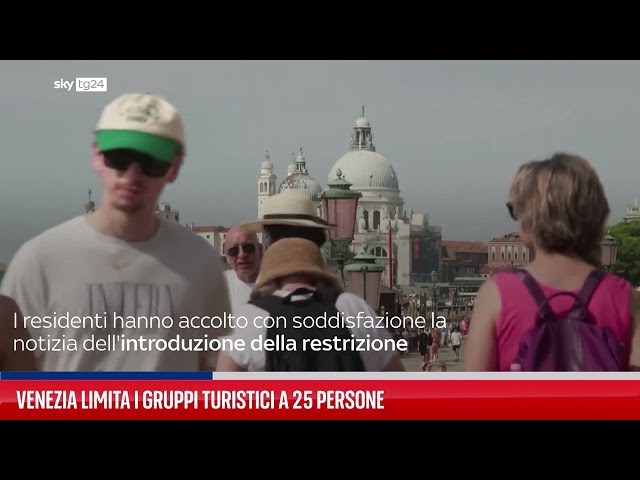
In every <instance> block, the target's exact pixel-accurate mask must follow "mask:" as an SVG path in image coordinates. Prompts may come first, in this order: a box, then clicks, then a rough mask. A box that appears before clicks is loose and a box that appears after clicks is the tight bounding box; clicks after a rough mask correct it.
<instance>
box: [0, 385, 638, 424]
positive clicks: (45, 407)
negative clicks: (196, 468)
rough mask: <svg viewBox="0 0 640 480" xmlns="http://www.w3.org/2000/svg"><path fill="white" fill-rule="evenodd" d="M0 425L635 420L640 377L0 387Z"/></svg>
mask: <svg viewBox="0 0 640 480" xmlns="http://www.w3.org/2000/svg"><path fill="white" fill-rule="evenodd" d="M0 419H102V420H115V419H155V420H158V419H167V420H168V419H172V420H176V419H238V420H241V419H296V420H304V419H317V420H326V419H345V420H346V419H373V420H394V419H396V420H409V419H477V420H482V419H640V380H637V379H634V380H453V379H447V380H433V379H431V378H425V379H424V380H351V379H350V380H212V381H202V380H197V381H185V380H179V381H173V380H165V381H157V380H135V381H130V380H119V381H113V380H91V381H89V380H86V381H84V380H37V381H21V380H4V379H3V380H1V381H0Z"/></svg>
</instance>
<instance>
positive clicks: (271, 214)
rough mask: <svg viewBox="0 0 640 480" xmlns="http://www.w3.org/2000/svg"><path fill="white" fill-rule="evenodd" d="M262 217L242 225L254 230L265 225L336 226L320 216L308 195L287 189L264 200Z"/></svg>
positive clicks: (260, 228) (325, 227) (258, 229)
mask: <svg viewBox="0 0 640 480" xmlns="http://www.w3.org/2000/svg"><path fill="white" fill-rule="evenodd" d="M263 208H264V210H263V211H264V213H263V214H262V219H260V220H256V221H255V222H250V223H245V224H243V225H241V226H242V227H244V228H247V229H249V230H254V231H261V230H262V227H264V226H265V225H292V226H295V227H311V228H324V229H328V228H331V227H335V225H330V224H329V223H327V222H326V221H325V220H324V219H322V218H320V217H318V215H317V212H316V207H314V205H313V202H312V201H311V199H309V198H308V197H307V196H305V195H302V194H301V193H298V192H295V191H292V190H285V191H284V192H282V193H278V194H277V195H274V196H273V197H269V198H268V199H267V200H266V201H265V202H264V206H263Z"/></svg>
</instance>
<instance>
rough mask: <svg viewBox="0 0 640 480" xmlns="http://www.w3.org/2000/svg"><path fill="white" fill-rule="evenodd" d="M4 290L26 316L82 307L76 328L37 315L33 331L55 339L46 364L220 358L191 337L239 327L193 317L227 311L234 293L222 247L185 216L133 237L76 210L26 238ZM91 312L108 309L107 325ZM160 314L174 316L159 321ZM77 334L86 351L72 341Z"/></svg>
mask: <svg viewBox="0 0 640 480" xmlns="http://www.w3.org/2000/svg"><path fill="white" fill-rule="evenodd" d="M0 293H3V294H4V295H7V296H9V297H12V298H13V299H14V300H15V301H16V303H17V304H18V306H19V307H20V309H21V310H22V313H23V315H24V316H25V317H31V316H38V317H42V316H51V317H52V316H58V317H60V316H61V315H62V316H68V317H73V316H75V317H76V318H75V319H74V320H75V321H76V322H77V323H78V322H79V323H82V325H80V326H78V325H76V326H74V328H68V327H67V326H65V325H61V326H60V325H58V326H56V325H53V326H48V327H47V328H33V327H34V326H36V323H37V322H31V321H30V322H28V323H27V325H28V326H29V325H31V327H30V328H29V331H30V333H31V335H32V337H33V339H41V341H42V343H43V344H44V345H45V346H46V347H47V351H44V352H40V351H36V354H39V356H40V357H41V369H42V370H44V371H99V370H102V371H194V370H198V369H199V367H200V366H205V365H206V366H208V367H209V368H213V365H214V364H215V355H214V354H212V353H206V352H202V351H198V350H199V349H202V350H205V349H204V347H203V345H204V344H203V342H202V341H200V342H191V340H192V339H212V338H217V337H219V336H223V335H225V334H227V333H228V332H229V329H228V328H203V326H204V327H210V325H211V322H210V321H205V322H200V321H199V320H198V321H196V322H195V324H194V323H193V322H192V321H190V319H192V318H193V317H195V316H198V317H200V316H214V317H215V316H217V317H220V318H222V319H224V316H225V312H228V311H229V310H230V306H229V296H228V293H227V286H226V282H225V280H224V276H223V270H222V264H221V261H220V259H219V257H218V255H217V253H216V252H215V250H214V249H213V248H211V246H210V245H208V244H207V243H206V241H204V240H203V239H201V238H200V237H198V236H197V235H195V234H194V233H193V232H191V231H190V230H188V229H187V228H185V227H183V226H182V225H180V224H178V223H176V222H170V221H161V223H160V227H159V229H158V232H157V234H156V235H155V236H154V238H152V239H151V240H149V241H145V242H138V243H129V242H125V241H122V240H119V239H117V238H114V237H111V236H107V235H104V234H102V233H100V232H98V231H97V230H95V229H94V228H93V227H92V226H90V225H89V224H88V223H87V222H86V219H85V217H84V216H81V217H76V218H74V219H72V220H69V221H67V222H65V223H62V224H60V225H58V226H56V227H53V228H52V229H50V230H48V231H46V232H44V233H42V234H40V235H39V236H37V237H35V238H33V239H31V240H29V241H28V242H26V243H25V244H24V245H23V246H22V247H21V248H20V249H19V250H18V252H17V253H16V254H15V256H14V258H13V259H12V261H11V262H10V264H9V268H8V270H7V272H6V275H5V278H4V280H3V283H2V286H1V287H0ZM88 317H93V318H98V319H99V318H102V319H103V321H104V323H105V324H106V325H102V326H101V325H99V324H97V323H96V322H90V321H89V320H88ZM160 319H164V320H163V321H164V326H158V323H160V322H159V320H160ZM43 320H47V319H43ZM48 320H49V321H51V320H52V319H51V318H49V319H48ZM63 320H64V319H63ZM181 323H182V325H181ZM41 324H42V325H44V322H42V323H41ZM176 339H177V341H176ZM47 340H49V341H48V342H47ZM170 340H171V342H170ZM73 341H75V343H76V351H70V346H72V343H73ZM136 342H137V343H136ZM100 349H102V350H103V351H99V350H100ZM143 349H146V351H143Z"/></svg>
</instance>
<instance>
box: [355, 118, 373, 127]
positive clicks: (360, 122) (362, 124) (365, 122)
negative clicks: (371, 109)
mask: <svg viewBox="0 0 640 480" xmlns="http://www.w3.org/2000/svg"><path fill="white" fill-rule="evenodd" d="M356 127H358V128H371V124H370V123H369V120H367V117H358V119H357V120H356Z"/></svg>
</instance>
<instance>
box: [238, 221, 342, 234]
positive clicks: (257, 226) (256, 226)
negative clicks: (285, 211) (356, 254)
mask: <svg viewBox="0 0 640 480" xmlns="http://www.w3.org/2000/svg"><path fill="white" fill-rule="evenodd" d="M265 225H286V226H291V227H307V228H321V229H323V230H330V229H332V228H335V227H336V226H335V225H324V224H320V223H316V222H313V221H311V220H277V219H273V220H259V221H256V222H249V223H243V224H242V225H240V226H241V227H242V228H246V229H247V230H253V231H254V232H260V231H262V230H263V228H264V226H265Z"/></svg>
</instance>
